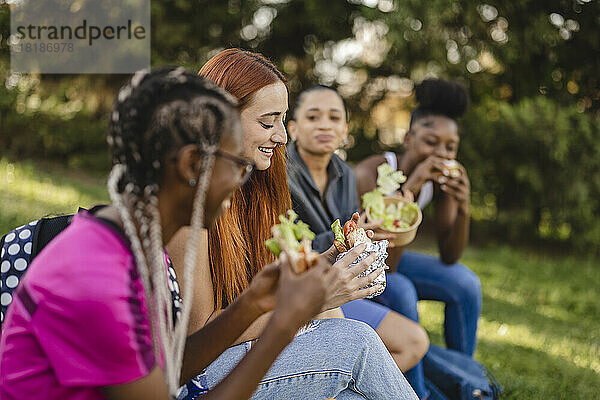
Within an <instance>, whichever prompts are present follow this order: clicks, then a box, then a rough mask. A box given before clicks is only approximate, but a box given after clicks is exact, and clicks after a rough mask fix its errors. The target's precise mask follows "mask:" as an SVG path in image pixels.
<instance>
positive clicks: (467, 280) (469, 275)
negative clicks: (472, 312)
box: [457, 264, 481, 303]
mask: <svg viewBox="0 0 600 400" xmlns="http://www.w3.org/2000/svg"><path fill="white" fill-rule="evenodd" d="M458 266H460V267H462V268H461V273H460V274H459V276H458V279H457V286H458V287H459V289H460V293H461V294H462V296H463V297H464V299H465V300H468V301H470V302H474V303H480V302H481V281H480V279H479V277H478V276H477V274H475V272H473V271H471V270H470V269H469V268H467V267H465V266H464V265H462V264H459V265H458Z"/></svg>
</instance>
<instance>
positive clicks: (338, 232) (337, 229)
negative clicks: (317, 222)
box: [331, 219, 346, 244]
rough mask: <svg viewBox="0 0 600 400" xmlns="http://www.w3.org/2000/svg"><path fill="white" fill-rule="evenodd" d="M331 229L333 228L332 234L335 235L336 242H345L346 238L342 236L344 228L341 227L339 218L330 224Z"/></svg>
mask: <svg viewBox="0 0 600 400" xmlns="http://www.w3.org/2000/svg"><path fill="white" fill-rule="evenodd" d="M331 229H333V234H334V235H335V240H337V241H338V242H340V243H342V244H345V243H346V238H345V237H344V230H343V229H342V224H341V223H340V220H339V219H336V220H335V221H333V224H331Z"/></svg>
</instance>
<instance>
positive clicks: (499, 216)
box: [460, 96, 600, 252]
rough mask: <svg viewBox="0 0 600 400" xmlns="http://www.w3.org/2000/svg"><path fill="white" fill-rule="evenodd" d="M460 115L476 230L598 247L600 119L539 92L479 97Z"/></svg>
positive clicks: (504, 237)
mask: <svg viewBox="0 0 600 400" xmlns="http://www.w3.org/2000/svg"><path fill="white" fill-rule="evenodd" d="M462 122H463V124H462V132H463V134H462V143H461V150H460V152H461V154H460V158H461V161H463V162H464V163H465V165H466V166H467V168H468V170H469V172H470V177H471V181H472V187H473V189H472V190H473V202H474V207H473V218H474V229H475V231H477V229H480V230H485V231H486V232H487V233H491V234H493V235H494V236H495V237H496V238H498V239H499V240H507V241H509V242H513V243H514V242H524V241H525V242H531V241H532V240H534V241H538V242H539V241H544V242H550V243H553V244H564V245H567V246H569V247H572V248H575V249H577V250H585V251H586V252H590V251H592V252H599V251H600V224H599V223H598V222H599V218H598V215H599V213H600V173H599V171H600V141H599V140H598V139H599V138H600V121H598V120H597V119H595V118H594V117H593V116H591V115H590V114H584V113H581V112H579V111H578V109H577V108H576V106H574V105H573V106H567V107H563V106H560V105H558V104H556V103H554V102H553V101H552V100H550V99H548V98H546V97H543V96H539V97H535V98H531V99H525V100H522V101H520V102H518V103H516V104H509V103H506V102H498V101H497V100H494V101H483V102H482V103H480V104H479V105H478V106H476V107H474V109H473V110H472V111H471V112H470V113H469V114H468V116H467V117H466V118H465V120H464V121H462Z"/></svg>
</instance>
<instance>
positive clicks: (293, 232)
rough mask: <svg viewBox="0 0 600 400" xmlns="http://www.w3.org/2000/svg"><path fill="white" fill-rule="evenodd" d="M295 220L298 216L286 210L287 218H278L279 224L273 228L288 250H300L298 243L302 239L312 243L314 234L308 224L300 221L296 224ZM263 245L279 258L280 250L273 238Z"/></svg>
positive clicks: (282, 216) (281, 216)
mask: <svg viewBox="0 0 600 400" xmlns="http://www.w3.org/2000/svg"><path fill="white" fill-rule="evenodd" d="M296 219H298V214H296V213H295V212H294V211H293V210H288V212H287V216H284V215H280V216H279V222H280V223H279V224H277V225H275V227H276V228H277V230H278V231H279V235H280V237H281V240H282V241H283V242H284V243H285V244H286V245H287V246H288V247H289V248H291V249H295V250H300V249H301V248H302V245H301V244H300V241H302V240H303V239H308V240H311V241H312V240H313V239H314V238H315V234H314V233H313V232H312V231H311V230H310V228H309V226H308V224H306V223H304V222H302V221H300V220H298V222H296ZM265 245H266V246H267V248H268V249H269V250H271V251H272V252H273V254H275V256H279V254H280V253H281V248H280V246H279V244H278V243H277V240H275V239H274V238H271V239H268V240H266V241H265Z"/></svg>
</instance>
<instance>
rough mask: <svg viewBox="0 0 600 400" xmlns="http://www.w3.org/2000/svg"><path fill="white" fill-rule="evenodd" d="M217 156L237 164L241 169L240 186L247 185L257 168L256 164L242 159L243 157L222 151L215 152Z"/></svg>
mask: <svg viewBox="0 0 600 400" xmlns="http://www.w3.org/2000/svg"><path fill="white" fill-rule="evenodd" d="M215 155H216V156H217V157H223V158H225V159H227V160H229V161H233V162H234V163H236V164H237V165H238V167H239V169H240V183H239V185H240V186H242V185H243V184H244V183H246V182H247V181H248V179H249V178H250V175H252V172H253V171H254V169H255V168H256V164H255V163H254V162H252V161H250V160H246V159H245V158H242V157H238V156H234V155H233V154H229V153H227V152H224V151H223V150H221V149H219V150H217V151H216V152H215Z"/></svg>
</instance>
